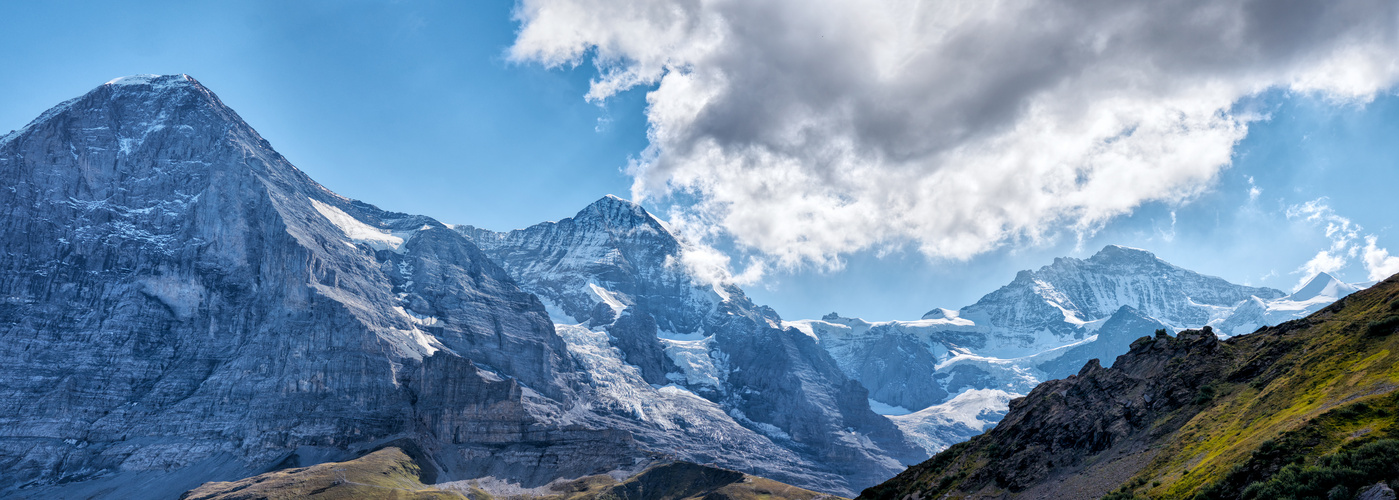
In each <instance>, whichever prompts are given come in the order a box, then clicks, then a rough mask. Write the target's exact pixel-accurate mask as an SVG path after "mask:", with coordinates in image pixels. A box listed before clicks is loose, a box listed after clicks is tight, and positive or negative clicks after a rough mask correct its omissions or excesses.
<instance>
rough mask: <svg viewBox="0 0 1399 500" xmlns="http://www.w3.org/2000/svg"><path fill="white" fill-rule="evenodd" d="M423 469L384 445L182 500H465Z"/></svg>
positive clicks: (218, 485) (206, 488) (208, 488)
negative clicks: (427, 481) (428, 479)
mask: <svg viewBox="0 0 1399 500" xmlns="http://www.w3.org/2000/svg"><path fill="white" fill-rule="evenodd" d="M419 471H420V470H419V467H418V464H417V463H416V462H414V461H413V459H411V458H409V457H408V455H407V454H405V453H404V452H403V450H400V449H398V448H392V447H390V448H384V449H381V450H379V451H376V452H374V453H370V454H368V455H365V456H363V457H360V458H357V459H354V460H350V461H347V462H331V463H324V464H319V465H313V466H311V467H299V468H293V469H284V470H280V471H274V472H269V473H266V474H260V475H257V476H253V477H250V478H247V479H242V480H239V481H233V482H210V483H205V484H204V485H203V486H200V487H198V488H196V489H194V490H190V491H189V492H188V493H185V495H184V496H182V497H181V498H182V499H183V500H243V499H248V500H251V499H269V500H278V499H292V498H315V499H320V500H335V499H352V498H392V499H405V500H407V499H414V500H417V499H424V500H426V499H452V498H455V499H465V498H466V497H465V496H464V495H462V494H460V493H457V492H451V491H442V490H438V489H436V488H433V487H431V486H428V485H424V484H423V483H422V482H421V480H420V479H419Z"/></svg>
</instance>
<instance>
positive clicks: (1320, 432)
mask: <svg viewBox="0 0 1399 500" xmlns="http://www.w3.org/2000/svg"><path fill="white" fill-rule="evenodd" d="M1396 330H1399V277H1392V278H1390V279H1388V280H1385V281H1383V282H1381V283H1379V284H1377V285H1375V286H1373V287H1372V288H1369V289H1366V290H1361V291H1358V292H1355V293H1354V294H1352V295H1349V296H1347V297H1344V298H1342V299H1341V300H1339V301H1337V302H1335V303H1334V304H1332V305H1329V306H1327V307H1325V308H1323V309H1321V310H1320V311H1318V312H1316V313H1314V314H1312V315H1310V316H1307V317H1306V318H1303V319H1300V320H1294V321H1289V322H1286V323H1283V324H1281V325H1278V326H1275V327H1269V328H1264V329H1261V330H1258V331H1257V332H1254V333H1250V334H1246V335H1240V336H1234V337H1230V338H1227V339H1224V340H1220V339H1219V337H1218V336H1217V335H1216V334H1215V333H1214V332H1213V331H1212V329H1210V328H1208V327H1207V328H1204V329H1202V330H1186V331H1182V332H1180V333H1179V334H1178V335H1176V336H1171V335H1169V334H1167V333H1165V332H1162V333H1160V334H1157V335H1154V336H1150V337H1143V338H1141V339H1138V340H1137V341H1135V342H1133V343H1132V345H1131V349H1130V350H1129V351H1128V352H1127V353H1125V354H1123V355H1122V356H1120V357H1118V358H1117V360H1116V362H1114V363H1113V364H1112V367H1110V368H1104V367H1103V366H1102V365H1100V364H1098V363H1096V362H1090V363H1089V364H1088V365H1086V366H1084V367H1083V368H1082V369H1081V370H1080V371H1079V372H1078V373H1077V374H1075V375H1073V376H1070V377H1068V378H1065V379H1062V380H1054V381H1049V382H1045V383H1043V384H1040V385H1039V386H1038V387H1036V388H1035V389H1034V390H1033V391H1031V392H1030V393H1029V395H1027V396H1026V397H1024V398H1020V399H1016V400H1014V401H1012V402H1011V404H1010V412H1009V414H1007V415H1006V416H1005V418H1004V419H1003V420H1001V422H1000V423H999V424H998V425H997V426H996V427H995V428H994V429H992V430H991V431H989V432H987V433H985V434H983V435H980V436H977V437H974V438H972V439H971V440H969V441H967V442H965V443H962V444H958V445H955V446H953V447H951V448H949V449H948V450H946V451H945V452H943V453H940V454H938V455H937V456H935V457H933V458H932V459H929V460H928V461H927V462H924V463H922V464H919V465H918V466H915V467H912V468H910V469H909V470H908V471H905V472H904V473H902V474H900V475H899V476H897V477H895V478H894V479H892V480H890V481H888V482H886V483H884V484H882V485H880V486H878V487H875V488H871V489H868V490H865V492H864V493H863V494H862V495H861V498H871V499H874V498H935V497H938V498H941V497H944V496H948V495H951V496H955V497H958V498H1056V499H1059V498H1062V499H1091V498H1123V499H1126V498H1197V499H1215V498H1220V499H1222V498H1241V499H1265V498H1356V497H1357V496H1362V495H1363V496H1364V497H1365V498H1386V495H1387V497H1392V496H1393V494H1394V493H1393V491H1391V488H1392V487H1393V486H1395V485H1396V484H1399V466H1396V464H1395V462H1394V461H1393V458H1394V457H1395V456H1399V420H1396V419H1395V417H1394V416H1395V415H1399V354H1396V353H1399V333H1396Z"/></svg>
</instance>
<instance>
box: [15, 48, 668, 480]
mask: <svg viewBox="0 0 1399 500" xmlns="http://www.w3.org/2000/svg"><path fill="white" fill-rule="evenodd" d="M0 185H3V186H4V187H3V188H0V210H3V211H4V216H3V217H0V256H3V258H0V394H3V395H4V397H0V492H4V491H8V492H9V493H8V494H16V495H19V496H34V497H50V496H60V497H61V496H89V495H94V494H95V495H98V496H111V497H129V496H132V495H134V494H135V493H134V492H135V491H141V492H142V495H149V496H156V497H159V496H162V495H165V496H173V494H178V492H179V491H183V490H184V489H188V488H190V487H192V486H195V485H198V484H199V483H202V482H204V481H208V480H229V479H237V478H240V477H244V476H247V475H250V473H257V472H261V471H264V470H267V469H268V468H270V467H272V466H274V465H276V464H278V463H284V462H287V461H288V460H290V461H291V462H297V461H298V460H301V459H308V460H309V459H313V458H314V459H317V460H319V459H332V458H336V457H345V456H352V454H353V453H354V452H355V451H356V450H360V449H365V448H366V447H369V446H373V445H374V443H376V442H383V441H386V440H392V439H402V438H405V437H406V438H410V439H412V440H414V441H417V442H419V443H421V444H422V446H423V448H425V449H429V450H432V451H433V452H434V453H436V454H437V456H438V458H439V461H440V463H441V464H442V465H443V467H445V468H446V469H447V470H444V471H443V472H444V474H445V476H444V477H448V478H450V477H454V476H459V475H461V474H472V473H478V472H491V473H499V474H502V475H504V476H507V477H515V478H517V479H519V480H521V481H525V482H531V481H533V482H539V481H547V480H548V479H552V478H553V477H557V476H558V475H566V474H577V473H585V472H586V473H592V472H597V471H605V470H609V469H610V468H613V467H615V466H620V464H625V463H631V462H634V461H635V460H637V459H639V458H640V457H642V456H643V453H642V452H640V451H639V450H636V449H635V448H634V444H633V442H632V441H631V439H630V436H628V435H626V433H624V432H623V433H618V432H614V431H610V430H607V429H606V428H605V427H604V426H600V425H592V426H588V425H587V424H590V422H588V421H587V419H585V418H581V417H580V418H572V419H571V418H570V417H568V415H569V414H568V412H569V410H570V408H572V407H573V406H575V405H576V401H577V394H576V390H577V387H581V386H582V382H581V381H583V380H585V379H586V376H585V374H582V373H581V372H579V371H578V370H577V369H576V365H575V364H574V361H573V358H572V357H571V356H570V355H569V353H568V351H567V347H566V345H565V343H564V342H563V340H562V339H561V338H560V337H559V336H558V335H557V334H556V332H555V331H554V329H553V327H552V324H551V322H550V321H549V319H548V316H547V315H546V313H545V310H544V307H543V306H542V304H541V303H540V302H539V301H538V300H537V299H536V298H535V297H534V296H532V295H530V294H529V293H526V292H523V291H521V290H520V289H519V288H518V287H516V286H515V284H514V283H513V281H512V280H511V279H510V277H509V276H508V275H507V274H506V273H505V272H504V271H503V270H501V269H500V268H499V267H497V266H496V265H495V264H493V263H492V262H491V261H490V260H489V259H488V258H486V256H485V255H484V254H482V253H481V252H480V250H479V249H477V248H476V247H475V246H474V245H472V244H471V243H470V242H469V241H468V240H467V239H465V238H463V237H462V236H461V235H459V234H457V233H456V232H454V231H451V230H449V229H448V228H447V227H446V226H444V225H442V224H440V223H438V222H437V221H434V220H432V219H430V218H427V217H420V216H409V215H405V214H397V213H391V212H385V211H382V210H379V209H377V208H375V207H373V206H370V205H367V204H363V203H359V202H355V201H352V200H348V199H345V198H343V197H340V196H338V195H336V194H334V193H332V192H330V191H329V190H327V189H325V188H324V187H321V186H320V185H318V184H316V183H315V182H314V181H312V180H311V179H309V178H308V177H306V175H305V174H303V173H302V172H300V171H299V170H297V169H296V168H295V167H293V166H292V165H291V164H289V163H288V162H287V161H286V159H284V158H283V157H282V156H280V155H278V154H277V153H276V152H275V151H273V150H272V148H271V146H270V145H269V144H268V142H267V141H266V140H264V139H263V138H262V137H260V136H259V135H258V134H257V133H256V132H255V131H253V130H252V129H251V128H250V127H248V125H247V124H246V123H244V122H243V121H242V120H241V119H240V118H239V117H238V115H237V114H236V113H234V112H233V111H232V110H231V109H229V108H227V107H226V106H224V105H223V103H221V102H220V101H219V100H218V98H217V97H215V96H214V94H213V93H212V92H210V91H209V90H208V89H206V88H205V87H203V86H202V85H200V84H199V83H198V82H196V81H195V80H194V79H192V78H189V77H187V76H182V75H181V76H162V77H134V78H126V79H119V80H117V81H114V82H112V83H109V84H106V85H103V86H101V87H98V88H97V89H94V90H93V91H91V92H89V93H87V94H86V95H83V96H82V97H79V98H76V99H73V100H70V101H67V102H64V103H63V104H61V105H59V106H57V107H55V108H53V109H51V110H49V111H47V112H45V113H44V114H43V115H42V116H40V117H39V118H38V119H37V120H35V121H34V122H33V123H31V124H29V125H28V126H26V127H25V128H23V129H21V130H19V131H16V132H14V133H11V134H7V135H6V136H4V137H3V138H0ZM293 456H295V457H300V458H296V459H293V458H291V457H293ZM510 463H515V464H529V465H528V469H525V468H522V467H524V466H519V467H515V468H511V467H509V465H508V464H510ZM501 464H506V465H501ZM162 488H163V489H162ZM172 493H173V494H172Z"/></svg>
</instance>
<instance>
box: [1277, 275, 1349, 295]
mask: <svg viewBox="0 0 1399 500" xmlns="http://www.w3.org/2000/svg"><path fill="white" fill-rule="evenodd" d="M1359 290H1360V287H1357V286H1355V285H1350V284H1347V283H1345V282H1342V281H1341V280H1339V279H1336V277H1335V276H1332V275H1331V274H1330V273H1317V275H1316V276H1313V277H1312V279H1311V281H1308V282H1307V284H1306V285H1304V286H1302V288H1299V289H1297V291H1295V292H1292V295H1289V296H1288V297H1287V299H1286V300H1290V301H1294V302H1304V301H1309V300H1312V299H1315V298H1317V297H1326V298H1329V299H1331V300H1336V299H1339V298H1341V297H1345V296H1347V295H1350V294H1352V293H1355V292H1356V291H1359Z"/></svg>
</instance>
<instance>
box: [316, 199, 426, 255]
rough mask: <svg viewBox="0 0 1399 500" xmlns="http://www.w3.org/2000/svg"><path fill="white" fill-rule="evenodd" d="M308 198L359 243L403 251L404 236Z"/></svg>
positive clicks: (324, 214) (332, 222) (371, 246)
mask: <svg viewBox="0 0 1399 500" xmlns="http://www.w3.org/2000/svg"><path fill="white" fill-rule="evenodd" d="M307 199H309V200H311V205H312V206H314V207H316V211H317V212H320V214H321V215H322V216H324V217H325V218H326V220H328V221H330V223H331V224H333V225H335V227H337V228H340V231H341V232H343V233H345V237H346V238H349V239H350V240H352V241H355V242H357V243H363V244H365V245H369V247H370V248H373V249H375V250H388V251H391V252H395V253H403V250H402V247H403V241H404V238H403V237H402V236H399V235H398V234H395V233H394V232H392V231H389V230H387V229H379V228H377V227H374V226H371V225H369V224H365V223H363V222H360V221H359V219H356V218H354V216H352V215H350V214H347V213H345V211H343V210H340V209H339V208H336V207H334V206H331V205H327V204H325V203H322V202H321V201H319V200H316V199H314V198H307Z"/></svg>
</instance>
